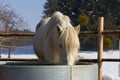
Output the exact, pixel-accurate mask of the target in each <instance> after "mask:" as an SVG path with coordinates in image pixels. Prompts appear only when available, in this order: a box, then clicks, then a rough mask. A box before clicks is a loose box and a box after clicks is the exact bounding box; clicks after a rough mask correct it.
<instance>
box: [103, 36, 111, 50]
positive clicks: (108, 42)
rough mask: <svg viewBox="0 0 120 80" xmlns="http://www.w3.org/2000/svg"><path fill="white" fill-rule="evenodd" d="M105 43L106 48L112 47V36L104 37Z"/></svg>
mask: <svg viewBox="0 0 120 80" xmlns="http://www.w3.org/2000/svg"><path fill="white" fill-rule="evenodd" d="M103 45H104V48H105V49H108V48H110V47H111V46H112V41H111V39H110V38H104V43H103Z"/></svg>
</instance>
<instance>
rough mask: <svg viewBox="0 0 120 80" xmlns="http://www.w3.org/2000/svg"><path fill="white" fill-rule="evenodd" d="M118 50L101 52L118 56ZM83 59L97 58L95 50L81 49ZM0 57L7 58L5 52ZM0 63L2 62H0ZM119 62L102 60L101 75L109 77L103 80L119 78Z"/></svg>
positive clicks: (27, 56)
mask: <svg viewBox="0 0 120 80" xmlns="http://www.w3.org/2000/svg"><path fill="white" fill-rule="evenodd" d="M119 54H120V52H119V50H109V51H104V52H103V58H119ZM79 55H80V56H81V57H83V58H84V59H97V52H95V51H81V52H80V53H79ZM1 56H2V58H7V57H8V55H7V54H2V55H1ZM11 58H28V59H29V58H37V56H36V55H35V54H18V55H16V54H12V55H11ZM0 63H1V64H2V63H3V62H0ZM119 64H120V62H103V65H102V68H103V75H104V76H103V77H107V78H111V79H104V80H120V78H118V76H119V67H120V66H119Z"/></svg>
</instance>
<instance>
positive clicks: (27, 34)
mask: <svg viewBox="0 0 120 80" xmlns="http://www.w3.org/2000/svg"><path fill="white" fill-rule="evenodd" d="M0 36H34V33H0Z"/></svg>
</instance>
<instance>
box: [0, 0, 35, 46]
mask: <svg viewBox="0 0 120 80" xmlns="http://www.w3.org/2000/svg"><path fill="white" fill-rule="evenodd" d="M27 26H28V24H27V22H26V21H24V18H23V17H21V16H20V15H18V14H17V12H16V11H15V9H13V8H12V7H11V5H10V4H5V3H4V1H3V0H0V33H23V32H31V31H30V30H29V29H25V28H26V27H27ZM32 40H33V38H32V37H30V38H28V37H21V38H20V37H3V36H0V45H7V46H23V45H24V46H25V45H29V44H31V43H32Z"/></svg>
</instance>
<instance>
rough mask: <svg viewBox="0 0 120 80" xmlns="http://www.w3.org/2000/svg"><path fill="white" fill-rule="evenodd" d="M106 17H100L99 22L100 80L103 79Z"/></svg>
mask: <svg viewBox="0 0 120 80" xmlns="http://www.w3.org/2000/svg"><path fill="white" fill-rule="evenodd" d="M103 30H104V17H99V24H98V80H102V58H103V34H102V31H103Z"/></svg>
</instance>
